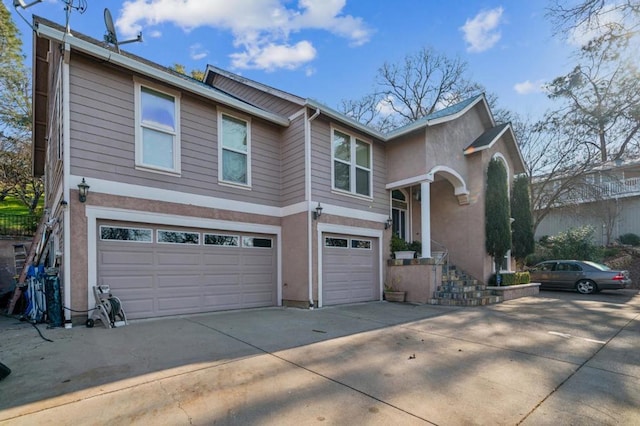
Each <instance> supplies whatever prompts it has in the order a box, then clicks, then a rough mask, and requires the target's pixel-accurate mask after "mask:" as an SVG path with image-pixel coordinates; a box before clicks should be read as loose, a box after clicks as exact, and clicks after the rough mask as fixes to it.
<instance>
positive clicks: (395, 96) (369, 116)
mask: <svg viewBox="0 0 640 426" xmlns="http://www.w3.org/2000/svg"><path fill="white" fill-rule="evenodd" d="M481 92H483V87H482V86H481V85H479V84H477V83H474V82H471V81H470V80H469V79H468V78H467V63H466V62H464V61H462V60H461V59H459V58H449V57H447V56H446V55H444V54H442V53H439V52H437V51H435V50H434V49H432V48H428V47H424V48H422V49H420V50H419V51H418V52H416V53H413V54H408V55H406V56H405V58H404V61H403V62H402V63H401V64H396V63H391V62H385V63H384V64H383V65H382V66H381V67H380V69H378V74H377V77H376V82H375V86H374V89H373V92H372V93H371V94H369V95H366V96H364V97H363V98H362V99H359V100H343V101H342V102H341V105H340V106H339V107H338V108H339V110H340V111H341V112H343V113H344V114H346V115H349V116H351V117H352V118H354V119H355V120H358V121H360V122H362V123H364V124H367V125H369V126H371V127H374V128H376V129H378V130H380V131H389V130H392V129H394V128H396V127H399V126H402V125H405V124H407V123H410V122H413V121H415V120H418V119H420V118H422V117H424V116H426V115H428V114H431V113H433V112H435V111H437V110H439V109H442V108H446V107H447V106H450V105H453V104H455V103H458V102H460V101H462V100H464V99H467V98H469V97H471V96H473V95H475V94H478V93H481Z"/></svg>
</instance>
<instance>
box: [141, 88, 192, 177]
mask: <svg viewBox="0 0 640 426" xmlns="http://www.w3.org/2000/svg"><path fill="white" fill-rule="evenodd" d="M134 86H135V102H134V103H135V145H136V153H135V157H136V169H143V170H148V171H152V172H157V173H165V174H170V175H180V173H181V164H180V151H181V143H180V121H181V118H180V93H179V92H176V91H173V90H168V89H166V88H160V87H158V86H157V85H154V84H150V83H148V82H143V81H140V80H137V79H135V80H134ZM143 87H144V88H146V89H149V90H153V91H154V92H159V93H162V94H163V95H166V96H170V97H172V98H173V105H174V116H175V131H174V132H168V131H167V130H166V129H159V128H157V127H154V126H150V125H148V124H146V125H144V127H146V128H149V129H152V130H155V131H158V132H162V133H165V134H170V135H172V136H173V168H167V167H161V166H157V165H153V164H145V163H144V162H143V158H144V157H143V152H142V145H143V144H142V128H143V124H142V108H141V106H142V88H143Z"/></svg>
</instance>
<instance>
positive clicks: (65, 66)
mask: <svg viewBox="0 0 640 426" xmlns="http://www.w3.org/2000/svg"><path fill="white" fill-rule="evenodd" d="M70 60H71V46H70V45H69V44H68V43H65V44H64V52H63V60H62V135H63V137H62V146H63V148H62V149H63V154H62V156H63V157H62V191H63V193H62V199H63V200H66V201H67V203H68V204H67V207H66V208H65V209H64V212H63V214H64V260H63V264H64V277H63V281H64V283H63V288H64V306H67V307H69V308H70V307H71V226H70V224H71V203H70V197H69V193H70V189H69V176H71V152H70V151H71V134H70V129H71V119H70V106H69V62H70ZM58 125H60V124H58ZM64 319H65V326H66V325H67V324H71V311H70V310H69V309H65V310H64Z"/></svg>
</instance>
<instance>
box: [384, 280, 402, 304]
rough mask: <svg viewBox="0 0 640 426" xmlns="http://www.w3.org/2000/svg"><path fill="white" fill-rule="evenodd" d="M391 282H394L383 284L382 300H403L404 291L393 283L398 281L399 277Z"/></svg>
mask: <svg viewBox="0 0 640 426" xmlns="http://www.w3.org/2000/svg"><path fill="white" fill-rule="evenodd" d="M393 282H394V284H392V285H391V286H388V285H386V284H385V285H384V300H386V301H387V302H404V299H405V296H406V292H405V291H403V290H399V289H398V288H396V287H395V284H397V283H399V282H400V277H396V278H394V279H393Z"/></svg>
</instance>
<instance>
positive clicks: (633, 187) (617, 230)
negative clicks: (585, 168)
mask: <svg viewBox="0 0 640 426" xmlns="http://www.w3.org/2000/svg"><path fill="white" fill-rule="evenodd" d="M540 182H541V180H537V183H536V180H534V184H533V188H532V191H533V192H535V191H540V190H543V191H544V190H546V191H547V192H549V193H555V192H561V195H560V197H559V198H558V200H557V202H555V203H553V204H552V208H551V209H550V210H549V212H548V214H547V215H546V216H545V217H544V218H543V219H542V220H541V221H540V224H539V225H538V227H537V228H536V232H535V238H536V239H540V238H541V237H543V236H551V235H556V234H558V233H560V232H563V231H566V230H568V229H571V228H577V227H581V226H586V225H590V226H592V227H593V228H594V229H595V234H594V239H595V243H597V244H601V245H607V244H610V243H613V242H614V241H615V240H616V239H617V238H618V237H620V235H624V234H627V233H634V234H638V235H640V159H638V158H636V159H632V160H618V161H609V162H606V163H604V164H601V165H599V166H597V167H594V168H593V169H592V170H590V171H589V172H588V173H586V174H585V175H584V176H581V177H580V178H579V179H577V180H574V181H573V182H572V183H571V184H570V185H567V186H568V189H567V190H566V191H558V188H561V187H562V184H563V180H562V179H561V178H560V179H555V180H552V181H549V182H546V183H545V184H544V186H543V187H542V186H541V183H540ZM540 213H541V209H538V210H537V211H534V215H535V214H540Z"/></svg>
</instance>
